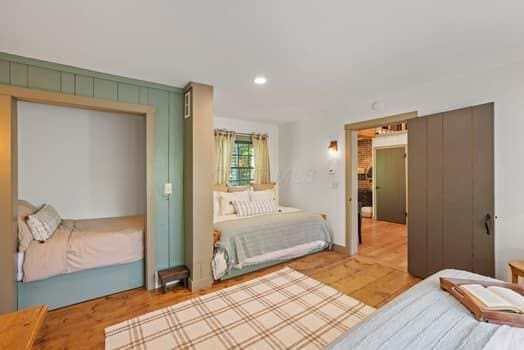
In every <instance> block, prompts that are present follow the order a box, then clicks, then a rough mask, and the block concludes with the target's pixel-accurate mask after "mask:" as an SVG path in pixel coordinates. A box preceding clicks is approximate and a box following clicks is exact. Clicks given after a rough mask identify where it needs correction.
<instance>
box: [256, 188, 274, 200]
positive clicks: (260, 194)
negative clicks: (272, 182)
mask: <svg viewBox="0 0 524 350" xmlns="http://www.w3.org/2000/svg"><path fill="white" fill-rule="evenodd" d="M250 198H251V200H252V201H274V200H275V192H274V191H273V190H265V191H252V192H251V193H250Z"/></svg>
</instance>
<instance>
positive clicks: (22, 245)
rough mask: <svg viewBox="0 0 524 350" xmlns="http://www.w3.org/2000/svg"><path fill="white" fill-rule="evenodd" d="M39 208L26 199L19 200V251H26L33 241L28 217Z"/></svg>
mask: <svg viewBox="0 0 524 350" xmlns="http://www.w3.org/2000/svg"><path fill="white" fill-rule="evenodd" d="M37 210H38V208H37V207H35V206H34V205H32V204H31V203H29V202H26V201H24V200H19V201H18V251H19V252H24V251H25V250H26V249H27V248H28V247H29V244H30V243H31V241H32V240H33V235H32V234H31V230H30V229H29V226H27V223H26V221H25V220H26V219H27V217H28V216H29V215H31V214H34V213H35V212H36V211H37Z"/></svg>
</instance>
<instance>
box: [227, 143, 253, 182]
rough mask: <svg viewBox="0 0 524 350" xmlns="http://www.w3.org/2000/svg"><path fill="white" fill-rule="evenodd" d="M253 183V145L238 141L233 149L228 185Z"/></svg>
mask: <svg viewBox="0 0 524 350" xmlns="http://www.w3.org/2000/svg"><path fill="white" fill-rule="evenodd" d="M253 181H255V159H254V157H253V144H252V143H251V141H242V140H238V141H236V142H235V146H234V147H233V156H232V159H231V175H230V176H229V184H230V185H231V186H242V185H248V184H250V183H251V182H253Z"/></svg>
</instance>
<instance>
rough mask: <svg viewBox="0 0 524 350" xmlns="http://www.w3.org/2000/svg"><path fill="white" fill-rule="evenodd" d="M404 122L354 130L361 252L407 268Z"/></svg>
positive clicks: (388, 263) (398, 267)
mask: <svg viewBox="0 0 524 350" xmlns="http://www.w3.org/2000/svg"><path fill="white" fill-rule="evenodd" d="M407 133H408V130H407V124H406V122H405V121H401V122H396V123H391V124H383V125H380V126H378V127H373V128H366V129H361V130H358V131H357V139H358V142H357V147H356V148H357V159H356V168H357V190H358V192H357V197H356V198H357V201H358V202H357V203H358V211H357V218H358V225H357V230H358V236H359V247H358V249H359V250H358V254H359V255H360V256H365V257H370V258H373V259H375V260H377V261H379V262H380V263H382V264H384V265H386V266H388V267H390V268H394V269H398V270H401V271H407V228H406V211H407V209H406V197H407V193H406V189H407V184H406V173H407V168H406V167H407V148H406V146H407V138H408V137H407Z"/></svg>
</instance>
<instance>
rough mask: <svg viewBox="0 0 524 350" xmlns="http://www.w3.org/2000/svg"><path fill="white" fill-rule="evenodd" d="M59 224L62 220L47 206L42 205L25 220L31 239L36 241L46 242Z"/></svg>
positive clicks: (53, 209)
mask: <svg viewBox="0 0 524 350" xmlns="http://www.w3.org/2000/svg"><path fill="white" fill-rule="evenodd" d="M61 222H62V218H61V217H60V215H59V214H58V212H57V211H56V210H55V208H53V207H52V206H50V205H49V204H44V206H43V207H42V208H41V209H40V210H39V211H37V212H36V213H35V214H32V215H29V217H28V218H27V225H28V226H29V228H30V229H31V234H32V235H33V238H34V239H36V240H37V241H47V240H48V239H49V238H50V237H51V236H52V235H53V233H55V231H56V229H57V227H58V226H59V225H60V223H61Z"/></svg>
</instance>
